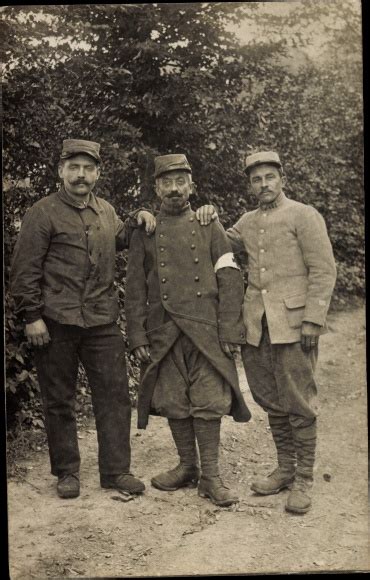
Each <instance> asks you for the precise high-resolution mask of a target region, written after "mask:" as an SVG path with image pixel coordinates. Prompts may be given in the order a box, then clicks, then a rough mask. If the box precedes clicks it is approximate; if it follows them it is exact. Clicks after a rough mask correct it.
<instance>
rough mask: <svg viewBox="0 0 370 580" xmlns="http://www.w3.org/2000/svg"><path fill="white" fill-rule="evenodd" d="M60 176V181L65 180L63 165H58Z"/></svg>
mask: <svg viewBox="0 0 370 580" xmlns="http://www.w3.org/2000/svg"><path fill="white" fill-rule="evenodd" d="M58 175H59V177H60V179H63V165H62V164H61V163H60V164H59V165H58Z"/></svg>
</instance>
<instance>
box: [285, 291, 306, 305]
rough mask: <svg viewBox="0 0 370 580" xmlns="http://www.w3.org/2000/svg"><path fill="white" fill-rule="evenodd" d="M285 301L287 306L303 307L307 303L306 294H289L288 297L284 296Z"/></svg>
mask: <svg viewBox="0 0 370 580" xmlns="http://www.w3.org/2000/svg"><path fill="white" fill-rule="evenodd" d="M284 302H285V306H286V307H287V308H302V307H303V306H305V305H306V294H297V295H296V296H289V297H288V298H284Z"/></svg>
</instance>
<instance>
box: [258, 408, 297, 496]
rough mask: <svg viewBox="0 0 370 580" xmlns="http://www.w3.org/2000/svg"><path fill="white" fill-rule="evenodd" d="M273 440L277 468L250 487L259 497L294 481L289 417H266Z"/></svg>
mask: <svg viewBox="0 0 370 580" xmlns="http://www.w3.org/2000/svg"><path fill="white" fill-rule="evenodd" d="M268 420H269V424H270V428H271V433H272V437H273V439H274V443H275V447H276V453H277V459H278V467H277V468H276V469H274V471H273V472H272V473H270V474H269V475H267V476H266V477H258V478H257V479H255V480H254V481H253V483H252V485H251V489H252V491H254V492H255V493H259V494H261V495H273V494H275V493H279V491H281V490H282V489H284V488H286V487H290V486H291V485H292V483H293V481H294V475H295V463H296V451H295V445H294V440H293V432H292V427H291V425H290V423H289V417H288V416H287V415H284V416H274V415H268Z"/></svg>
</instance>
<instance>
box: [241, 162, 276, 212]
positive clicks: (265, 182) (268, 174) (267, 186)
mask: <svg viewBox="0 0 370 580" xmlns="http://www.w3.org/2000/svg"><path fill="white" fill-rule="evenodd" d="M249 180H250V183H251V186H252V191H253V193H254V195H255V196H256V197H257V199H258V201H259V203H271V202H273V201H274V200H275V199H276V198H277V197H278V195H279V194H280V193H281V192H282V189H283V178H282V176H281V174H280V172H279V170H278V168H277V167H275V165H269V164H267V163H263V164H262V165H257V167H253V168H252V169H251V170H250V172H249Z"/></svg>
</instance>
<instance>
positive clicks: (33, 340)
mask: <svg viewBox="0 0 370 580" xmlns="http://www.w3.org/2000/svg"><path fill="white" fill-rule="evenodd" d="M25 334H26V336H27V340H28V343H29V344H32V345H33V346H44V345H46V344H48V342H50V340H51V339H50V335H49V331H48V328H47V326H46V324H45V322H44V321H43V320H42V318H39V319H38V320H35V322H31V323H30V324H26V328H25Z"/></svg>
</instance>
